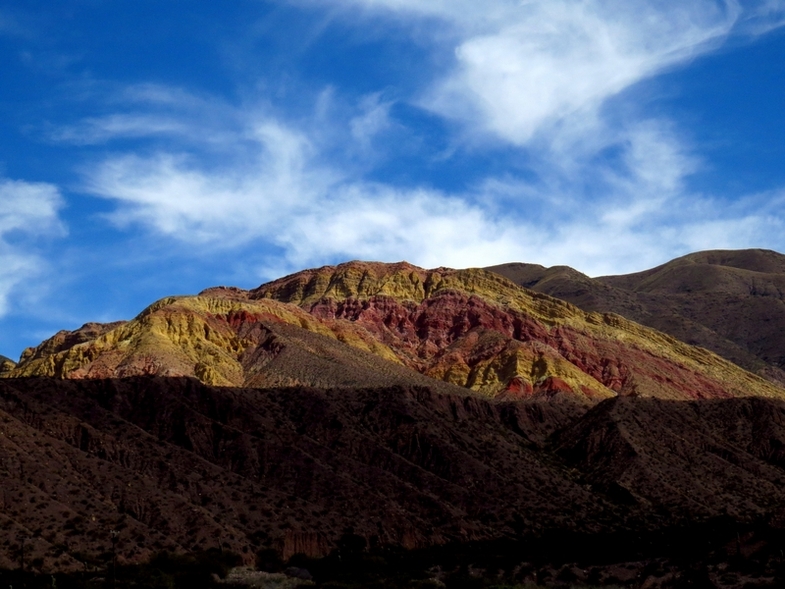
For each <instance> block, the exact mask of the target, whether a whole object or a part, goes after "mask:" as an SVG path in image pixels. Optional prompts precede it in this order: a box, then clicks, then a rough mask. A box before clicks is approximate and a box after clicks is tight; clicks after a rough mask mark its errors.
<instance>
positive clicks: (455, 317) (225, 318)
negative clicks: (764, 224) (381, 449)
mask: <svg viewBox="0 0 785 589" xmlns="http://www.w3.org/2000/svg"><path fill="white" fill-rule="evenodd" d="M140 374H153V375H159V376H194V377H196V378H198V379H200V380H201V381H202V382H205V383H208V384H215V385H230V386H241V385H244V386H277V385H295V384H304V385H312V386H385V385H394V384H419V385H422V384H427V383H432V385H433V386H438V387H448V388H449V387H450V386H452V387H456V388H457V387H464V388H469V389H472V390H475V391H478V392H481V393H484V394H486V395H490V396H498V395H502V396H503V398H530V397H543V396H544V397H552V396H569V397H571V398H575V399H580V400H582V401H584V402H589V403H592V402H596V401H599V400H602V399H604V398H610V397H615V396H618V395H622V396H647V397H648V396H651V397H658V398H664V399H699V398H726V397H740V396H750V395H756V396H766V397H774V398H783V397H784V396H785V391H783V389H781V388H779V387H777V386H776V385H774V384H772V383H770V382H766V381H764V380H763V379H761V378H758V377H756V376H754V375H752V374H750V373H748V372H746V371H744V370H742V369H740V368H739V367H737V366H735V365H734V364H732V363H730V362H728V361H726V360H723V359H722V358H720V357H718V356H716V355H715V354H713V353H711V352H709V351H707V350H705V349H701V348H696V347H693V346H689V345H687V344H684V343H682V342H680V341H678V340H676V339H674V338H672V337H670V336H667V335H665V334H663V333H660V332H657V331H655V330H652V329H649V328H646V327H643V326H641V325H639V324H636V323H633V322H632V321H629V320H627V319H624V318H622V317H621V316H619V315H615V314H599V313H591V312H589V313H587V312H584V311H581V310H580V309H578V308H577V307H575V306H573V305H571V304H569V303H566V302H564V301H560V300H558V299H554V298H551V297H550V296H547V295H543V294H540V293H535V292H532V291H530V290H527V289H524V288H521V287H520V286H517V285H515V284H514V283H512V282H511V281H509V280H507V279H505V278H502V277H501V276H498V275H497V274H494V273H492V272H488V271H485V270H480V269H469V270H452V269H448V268H438V269H434V270H424V269H422V268H417V267H415V266H412V265H410V264H407V263H403V262H402V263H398V264H382V263H364V262H350V263H346V264H342V265H340V266H334V267H333V266H326V267H323V268H318V269H314V270H306V271H303V272H299V273H297V274H293V275H291V276H287V277H285V278H282V279H279V280H276V281H274V282H271V283H268V284H265V285H262V286H260V287H259V288H257V289H254V290H251V291H243V290H240V289H236V288H222V287H219V288H212V289H208V290H206V291H203V292H202V293H200V295H199V296H196V297H173V298H167V299H163V300H161V301H158V302H157V303H155V304H153V305H151V306H150V307H148V308H147V309H145V310H144V311H143V312H142V313H140V314H139V315H138V316H137V317H136V318H135V319H133V320H132V321H129V322H125V323H117V324H111V325H104V326H98V325H93V324H90V325H88V326H85V327H83V328H81V329H80V330H77V331H76V332H72V333H60V334H58V335H56V336H55V337H54V338H52V339H50V340H48V341H46V342H44V343H43V344H41V345H40V346H38V347H37V348H33V349H30V350H27V351H26V352H25V353H24V354H23V355H22V358H21V359H20V362H19V363H18V364H17V365H16V366H8V365H6V367H5V370H4V371H3V372H2V373H0V375H3V376H6V377H17V376H32V375H41V376H56V377H64V378H105V377H123V376H132V375H140ZM423 379H425V380H423ZM431 379H433V380H435V381H437V382H438V383H440V384H436V383H433V380H431Z"/></svg>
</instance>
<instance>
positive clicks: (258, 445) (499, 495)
mask: <svg viewBox="0 0 785 589" xmlns="http://www.w3.org/2000/svg"><path fill="white" fill-rule="evenodd" d="M0 476H2V482H3V484H2V497H0V529H2V530H3V534H2V535H1V536H0V567H2V566H5V567H10V566H14V565H15V564H16V563H18V562H19V556H20V552H21V549H22V545H23V543H24V547H25V557H26V558H27V562H28V566H32V567H33V568H34V569H36V570H49V571H51V570H57V569H79V568H81V567H83V566H84V565H83V563H85V562H100V561H101V559H102V558H103V559H104V561H105V559H106V558H107V555H108V554H109V551H110V549H111V546H112V544H111V538H110V530H116V531H118V532H119V536H118V538H117V545H116V548H117V553H118V556H119V558H120V560H121V561H138V560H141V559H144V558H146V557H147V556H149V555H150V554H151V553H154V552H159V551H161V550H170V551H175V552H189V551H199V550H201V551H204V550H209V549H211V548H213V549H215V548H219V549H224V550H231V551H234V552H237V553H238V554H240V555H241V556H242V557H243V558H244V559H245V560H246V562H253V560H254V558H255V555H256V554H257V553H258V552H259V551H262V550H265V549H272V550H275V551H276V552H277V553H278V554H280V555H282V556H283V557H285V558H288V557H290V556H292V555H293V554H296V553H304V554H307V555H310V556H320V555H325V554H328V553H329V552H330V551H331V550H333V549H335V548H336V547H338V546H339V544H340V542H341V538H342V537H344V536H345V535H346V534H347V531H348V530H352V533H353V534H354V535H355V536H359V537H361V538H362V539H363V541H364V543H365V545H367V546H368V547H384V546H388V547H391V546H400V547H404V548H424V547H428V546H438V545H444V544H446V543H453V544H455V543H458V544H465V543H467V542H474V543H476V542H490V541H500V540H503V541H507V542H524V543H527V542H528V543H531V542H534V543H535V544H537V545H539V544H538V542H540V543H541V542H546V541H547V539H548V538H551V539H553V538H554V537H556V538H558V537H559V534H564V535H567V536H569V535H572V537H581V538H584V542H586V544H587V550H588V552H587V553H592V550H594V548H592V549H591V550H589V548H588V546H590V545H592V543H593V542H596V538H607V537H613V535H614V534H615V535H617V536H619V535H621V536H620V537H626V538H638V539H639V540H640V538H647V537H650V536H651V535H652V534H657V533H660V532H663V531H667V530H669V529H672V528H674V527H679V526H682V527H684V526H696V525H698V526H699V525H703V524H702V523H701V522H709V523H710V522H711V521H715V520H716V518H724V520H723V521H728V522H730V523H729V524H728V525H731V526H736V525H738V526H749V525H753V524H754V523H756V522H757V523H760V522H763V523H764V525H765V526H766V529H768V530H777V529H780V528H781V527H782V525H783V521H784V520H785V517H784V514H783V506H785V403H783V402H782V401H778V400H768V399H755V398H742V399H719V400H712V401H691V402H687V401H664V400H658V399H646V398H635V397H619V398H614V399H609V400H607V401H603V402H602V403H600V404H598V405H596V406H595V407H593V408H592V409H590V410H588V411H586V410H585V406H584V405H578V404H572V402H570V401H567V400H564V399H562V400H561V401H559V400H558V399H555V400H550V401H543V400H541V401H535V400H528V401H522V400H519V401H499V400H496V401H493V400H489V399H487V398H484V397H481V396H478V395H475V394H471V393H466V394H452V393H439V392H434V391H433V390H430V389H427V388H424V387H410V388H406V387H393V388H380V389H349V388H345V389H329V390H322V389H313V388H282V389H247V388H219V387H210V386H207V385H204V384H202V383H200V382H198V381H197V380H195V379H188V378H168V379H167V378H159V377H136V378H129V379H115V380H56V379H46V378H30V379H7V380H2V381H0ZM706 525H708V523H707V524H706ZM756 525H757V524H756ZM731 529H732V528H731ZM609 535H610V536H609ZM567 536H565V537H567ZM538 538H540V540H537V539H538ZM592 538H594V539H595V540H592ZM556 544H557V545H558V542H557V543H556ZM644 544H645V543H644ZM595 548H596V546H595ZM639 548H640V546H639ZM644 548H645V546H644ZM565 551H566V548H565ZM595 552H596V551H595Z"/></svg>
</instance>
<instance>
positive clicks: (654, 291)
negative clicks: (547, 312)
mask: <svg viewBox="0 0 785 589" xmlns="http://www.w3.org/2000/svg"><path fill="white" fill-rule="evenodd" d="M489 270H492V271H494V272H497V273H499V274H501V275H503V276H505V277H507V278H509V279H510V280H512V281H513V282H515V283H516V284H519V285H521V286H524V287H526V288H530V289H532V290H535V291H538V292H543V293H547V294H550V295H551V296H555V297H558V298H560V299H563V300H566V301H569V302H571V303H573V304H575V305H577V306H578V307H580V308H581V309H584V310H586V311H596V312H613V313H618V314H620V315H623V316H624V317H627V318H629V319H631V320H633V321H636V322H638V323H641V324H643V325H648V326H650V327H653V328H655V329H657V330H659V331H662V332H665V333H668V334H670V335H672V336H674V337H676V338H677V339H680V340H682V341H685V342H687V343H690V344H694V345H699V346H702V347H705V348H707V349H710V350H712V351H714V352H716V353H717V354H719V355H721V356H723V357H724V358H726V359H728V360H730V361H732V362H735V363H736V364H738V365H739V366H742V367H743V368H745V369H747V370H750V371H752V372H755V373H757V374H759V375H761V376H763V377H765V378H768V379H770V380H772V381H773V382H778V383H785V370H784V368H785V300H784V297H785V256H783V255H782V254H779V253H777V252H773V251H768V250H739V251H707V252H698V253H695V254H690V255H687V256H684V257H682V258H678V259H676V260H673V261H671V262H668V263H667V264H664V265H662V266H658V267H657V268H653V269H651V270H647V271H645V272H638V273H635V274H629V275H622V276H604V277H600V278H596V279H592V278H589V277H588V276H585V275H584V274H581V273H580V272H577V271H576V270H573V269H572V268H568V267H566V266H555V267H553V268H544V267H542V266H537V265H534V264H518V263H513V264H503V265H500V266H494V267H491V268H489Z"/></svg>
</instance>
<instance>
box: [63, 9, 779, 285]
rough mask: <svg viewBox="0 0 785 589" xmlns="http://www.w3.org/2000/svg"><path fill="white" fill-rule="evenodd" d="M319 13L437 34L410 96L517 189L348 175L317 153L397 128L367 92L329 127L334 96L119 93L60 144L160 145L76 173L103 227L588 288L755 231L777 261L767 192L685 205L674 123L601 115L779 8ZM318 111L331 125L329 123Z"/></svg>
mask: <svg viewBox="0 0 785 589" xmlns="http://www.w3.org/2000/svg"><path fill="white" fill-rule="evenodd" d="M297 1H298V3H300V4H303V3H305V4H311V5H314V6H315V4H314V3H313V2H309V0H297ZM329 4H330V5H331V6H333V7H334V6H344V7H346V6H350V5H351V6H353V7H356V6H357V5H361V6H362V7H364V8H365V9H366V14H370V15H378V14H382V12H380V11H383V14H387V15H389V14H395V15H397V16H399V17H401V18H411V17H412V16H414V17H416V18H425V19H431V20H432V21H433V20H435V21H440V22H442V23H443V24H444V26H446V27H447V28H448V29H449V33H448V34H444V32H443V31H442V32H441V33H439V34H438V40H439V42H440V43H447V42H449V43H452V44H453V48H454V50H455V58H454V61H453V62H452V63H451V64H450V65H448V66H447V69H445V70H443V71H438V72H435V75H434V76H433V77H434V79H435V80H436V81H435V82H434V83H433V84H432V85H431V86H429V87H427V88H423V89H422V91H421V92H420V93H419V94H417V95H416V96H412V97H410V102H411V103H415V104H419V105H421V106H424V107H425V108H427V109H430V110H431V111H432V112H435V113H438V114H439V115H442V116H444V117H445V118H446V120H449V121H453V122H457V124H458V125H459V126H461V127H462V128H463V129H464V131H466V130H469V135H468V136H466V135H464V138H467V137H468V138H467V139H465V140H467V141H472V140H479V141H478V142H477V143H476V144H475V145H474V146H473V149H482V148H483V147H486V146H487V144H486V143H484V141H486V140H487V138H488V137H494V138H495V140H496V141H497V142H498V141H501V142H502V143H506V144H507V145H509V146H512V147H513V149H515V150H518V153H520V154H521V155H522V156H523V155H525V156H526V157H527V158H528V159H529V160H530V161H531V162H532V163H531V164H530V170H529V171H530V172H531V173H530V174H528V175H526V176H525V178H526V179H525V180H524V179H522V178H521V177H518V176H515V174H513V173H510V174H509V175H508V176H507V175H505V176H503V177H488V178H486V179H485V180H484V181H479V182H475V183H473V184H471V185H467V186H465V187H463V188H462V189H457V190H454V191H452V192H446V191H440V190H436V189H433V188H430V187H424V186H423V187H401V186H394V185H391V184H384V183H382V182H378V181H369V180H368V179H367V178H366V177H364V175H363V174H364V172H365V171H367V170H365V169H364V170H361V171H359V172H358V171H357V170H353V169H351V168H352V166H351V165H346V161H341V160H340V158H337V159H335V158H334V157H333V156H334V154H333V153H330V154H328V152H329V151H330V149H326V148H325V144H326V143H327V144H329V143H330V141H333V147H334V144H335V143H336V142H344V143H349V144H351V145H350V146H347V147H345V151H346V153H348V154H350V156H349V157H347V158H346V159H347V160H351V159H352V154H356V153H358V152H362V151H363V150H365V151H368V150H369V148H370V147H371V146H372V144H375V143H376V142H381V141H383V140H385V139H388V138H389V137H390V134H391V133H392V132H393V130H394V131H396V132H397V131H399V129H397V128H396V127H397V126H398V122H397V121H395V120H394V117H393V116H392V115H391V112H392V105H393V103H392V102H391V101H388V100H386V99H385V98H384V96H385V95H384V93H383V92H381V91H380V93H376V94H371V95H367V96H365V97H364V98H362V99H361V100H360V101H359V104H357V103H355V108H354V110H353V112H352V113H351V114H350V115H349V116H346V112H347V110H351V109H349V108H347V107H346V105H343V106H342V107H341V108H339V109H335V104H334V103H335V101H336V100H338V99H337V98H336V95H337V92H335V91H334V89H330V88H328V89H327V90H324V91H323V92H322V93H321V98H320V99H318V100H316V101H315V107H314V114H313V119H312V120H310V121H307V120H306V121H303V120H298V121H297V123H292V122H291V121H288V122H287V121H286V120H285V119H284V118H283V117H281V116H279V115H278V114H274V113H273V112H272V110H271V109H268V108H262V107H258V106H251V107H247V106H240V107H230V106H228V105H227V104H225V103H222V102H221V101H217V100H213V99H211V98H209V97H208V98H205V97H201V98H200V97H194V96H191V95H189V94H188V93H187V92H185V91H182V90H177V89H170V88H167V87H165V86H152V85H148V86H135V87H132V88H130V89H128V90H126V91H124V92H120V93H118V97H117V100H118V102H119V103H120V104H121V105H122V104H129V103H130V104H133V105H134V106H133V111H134V114H132V115H128V114H122V115H117V114H110V115H106V116H104V117H98V118H92V119H85V120H83V121H82V122H81V123H80V124H79V125H75V126H73V127H70V128H68V129H65V130H62V131H61V139H63V140H71V141H77V142H78V141H83V142H98V141H109V140H111V139H116V138H133V137H142V136H144V137H149V138H153V139H155V138H157V137H162V136H166V137H176V138H177V139H178V142H179V143H177V144H176V145H174V146H171V145H169V146H165V147H164V146H161V145H158V146H157V147H156V148H155V150H154V153H153V155H147V156H144V155H115V156H112V157H109V158H107V159H105V160H103V161H101V162H98V163H97V164H95V165H91V166H90V167H89V168H86V171H85V186H86V190H87V191H88V192H90V193H91V194H94V195H96V196H99V197H102V198H105V199H108V200H111V201H113V202H115V203H116V204H117V208H116V210H115V212H114V213H113V214H112V215H111V219H112V220H113V222H115V223H117V224H118V225H121V226H130V225H134V224H140V225H143V226H145V227H147V228H148V229H149V230H152V231H154V232H155V233H157V234H159V235H165V236H167V237H170V238H172V239H174V240H179V241H181V242H183V243H187V244H189V245H190V246H196V249H194V251H198V248H199V247H206V248H234V249H235V250H238V251H239V250H242V249H243V248H246V249H245V250H243V251H248V249H247V248H252V249H265V248H268V249H270V250H271V251H276V252H282V253H281V254H280V259H279V260H278V261H272V260H271V262H270V263H271V264H273V265H274V267H275V268H276V270H282V271H287V270H293V269H297V268H299V267H302V266H306V265H314V264H319V263H326V262H331V261H334V260H336V259H344V258H365V259H382V260H398V259H408V260H409V261H412V262H414V263H417V264H420V265H425V266H438V265H452V266H458V267H465V266H470V265H489V264H493V263H499V262H504V261H510V260H524V261H532V262H538V263H542V264H546V265H553V264H570V265H572V266H575V267H577V268H578V269H580V270H582V271H585V272H587V273H589V274H593V275H597V274H607V273H620V272H627V271H635V270H640V269H643V268H645V267H647V266H652V265H655V264H658V263H661V262H664V261H665V260H667V259H668V258H670V257H673V256H676V255H680V254H683V253H686V252H687V251H690V250H693V249H695V248H696V247H702V248H711V247H751V246H760V245H762V244H761V242H760V235H761V234H762V232H764V231H765V232H767V234H768V235H769V237H768V239H767V242H766V245H767V246H768V247H776V248H779V249H785V238H781V239H779V240H777V238H776V237H773V236H774V235H783V234H785V233H783V232H781V231H780V232H779V233H776V234H773V233H772V230H773V229H776V228H778V227H782V225H783V219H784V218H785V217H783V213H782V212H781V211H782V209H781V208H780V209H777V208H772V207H770V206H765V205H766V199H768V198H769V196H770V195H769V196H749V197H747V198H746V199H744V200H742V201H740V202H739V203H738V204H737V205H736V206H735V207H734V208H728V207H727V206H724V205H722V204H721V203H722V202H723V201H722V199H719V198H717V197H714V196H712V195H702V194H695V193H692V192H690V190H689V189H688V187H687V181H688V179H689V176H690V175H691V174H692V173H693V172H695V171H696V170H698V169H699V168H700V166H701V161H700V157H699V156H697V155H696V153H695V150H694V149H693V148H692V146H691V145H690V144H689V141H687V140H686V139H685V138H684V137H683V136H682V135H681V134H680V132H679V129H678V128H676V126H675V125H674V124H673V122H671V121H669V120H667V118H664V116H663V115H661V114H660V115H658V117H657V118H651V117H647V116H645V115H642V114H641V113H640V111H639V110H637V109H635V108H628V109H627V110H628V111H629V112H625V109H624V108H621V109H617V112H614V113H613V116H609V113H608V109H609V104H610V101H612V100H619V96H620V95H621V94H622V93H623V92H624V91H625V90H627V89H629V88H631V87H632V86H634V85H635V84H637V83H638V82H640V81H642V80H645V79H646V78H648V77H652V76H654V75H656V74H657V73H659V72H661V71H663V70H664V69H667V68H670V67H675V66H677V65H679V64H683V63H686V62H688V61H689V60H690V59H691V58H693V57H695V56H698V55H701V54H703V53H706V52H707V51H710V50H711V49H712V48H716V47H717V46H718V45H719V44H721V43H722V42H723V41H724V40H725V39H727V38H728V37H729V35H732V34H733V33H734V31H738V30H739V29H740V28H744V27H746V29H745V30H746V31H747V33H745V34H749V31H751V30H752V28H751V24H750V23H753V22H755V23H756V25H755V26H756V27H758V28H756V29H755V30H756V31H758V30H763V29H761V28H760V26H762V25H761V23H764V22H768V23H769V25H770V26H774V23H775V22H776V19H777V18H779V12H778V11H781V9H782V8H783V3H782V2H776V3H775V2H768V3H766V2H758V3H754V4H750V3H746V4H745V5H744V6H743V7H742V5H741V4H738V3H736V2H733V1H730V0H728V1H726V2H715V1H712V0H698V1H696V2H691V3H688V4H684V3H678V2H675V1H668V2H664V3H659V4H653V3H649V2H643V1H638V0H632V1H627V2H620V1H615V0H607V1H601V0H585V1H582V2H575V1H569V2H568V1H567V0H550V1H548V2H542V1H538V0H531V1H528V2H519V1H517V0H516V1H513V0H489V1H488V2H483V3H478V2H474V1H472V2H469V1H461V0H432V1H430V2H424V1H420V0H333V1H332V2H330V3H329ZM319 5H320V6H324V3H319ZM346 18H356V11H351V12H347V16H346ZM743 23H747V24H743ZM754 34H757V33H754ZM622 106H624V105H622ZM627 106H628V105H627ZM335 110H342V116H343V119H342V120H341V121H336V120H333V119H330V117H331V116H332V115H333V114H334V112H335ZM216 113H217V114H216ZM325 129H326V130H327V131H325ZM325 134H333V135H336V136H337V137H338V140H336V139H335V138H334V137H333V138H332V139H331V138H327V139H325V136H324V135H325ZM211 137H220V140H219V141H217V143H218V144H219V145H220V147H219V149H220V150H223V152H222V153H221V154H220V157H218V158H205V157H203V154H202V151H203V150H204V143H205V142H206V141H213V139H208V138H211ZM478 146H479V147H478ZM608 152H612V154H613V155H612V156H609V155H607V153H608ZM148 153H150V152H149V151H148ZM200 154H202V155H200ZM389 155H390V157H394V153H390V154H389ZM762 211H766V212H765V213H763V212H762Z"/></svg>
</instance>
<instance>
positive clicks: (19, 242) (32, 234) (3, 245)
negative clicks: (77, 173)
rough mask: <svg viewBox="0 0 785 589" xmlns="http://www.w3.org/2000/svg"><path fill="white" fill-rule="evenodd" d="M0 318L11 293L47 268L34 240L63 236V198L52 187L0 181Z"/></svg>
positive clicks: (41, 184) (19, 181)
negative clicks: (36, 250)
mask: <svg viewBox="0 0 785 589" xmlns="http://www.w3.org/2000/svg"><path fill="white" fill-rule="evenodd" d="M0 203H2V207H0V317H2V316H3V315H5V314H6V313H7V312H8V310H9V304H10V303H9V301H10V297H11V295H12V293H13V292H14V291H15V290H16V289H18V288H19V287H20V286H21V285H23V284H24V283H25V282H26V281H28V280H30V279H31V278H33V277H34V276H36V275H38V274H39V273H40V272H41V271H42V270H43V269H44V268H45V267H46V263H45V261H44V260H43V258H42V257H41V256H40V255H39V254H37V253H36V252H35V248H34V246H33V245H32V241H31V239H33V238H36V237H46V236H52V235H62V233H63V232H64V228H63V226H62V224H61V222H60V220H59V218H58V210H59V208H60V207H61V206H62V204H63V202H62V198H61V196H60V192H59V190H58V189H57V187H55V186H53V185H51V184H43V183H30V182H24V181H21V180H8V179H2V178H0Z"/></svg>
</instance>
